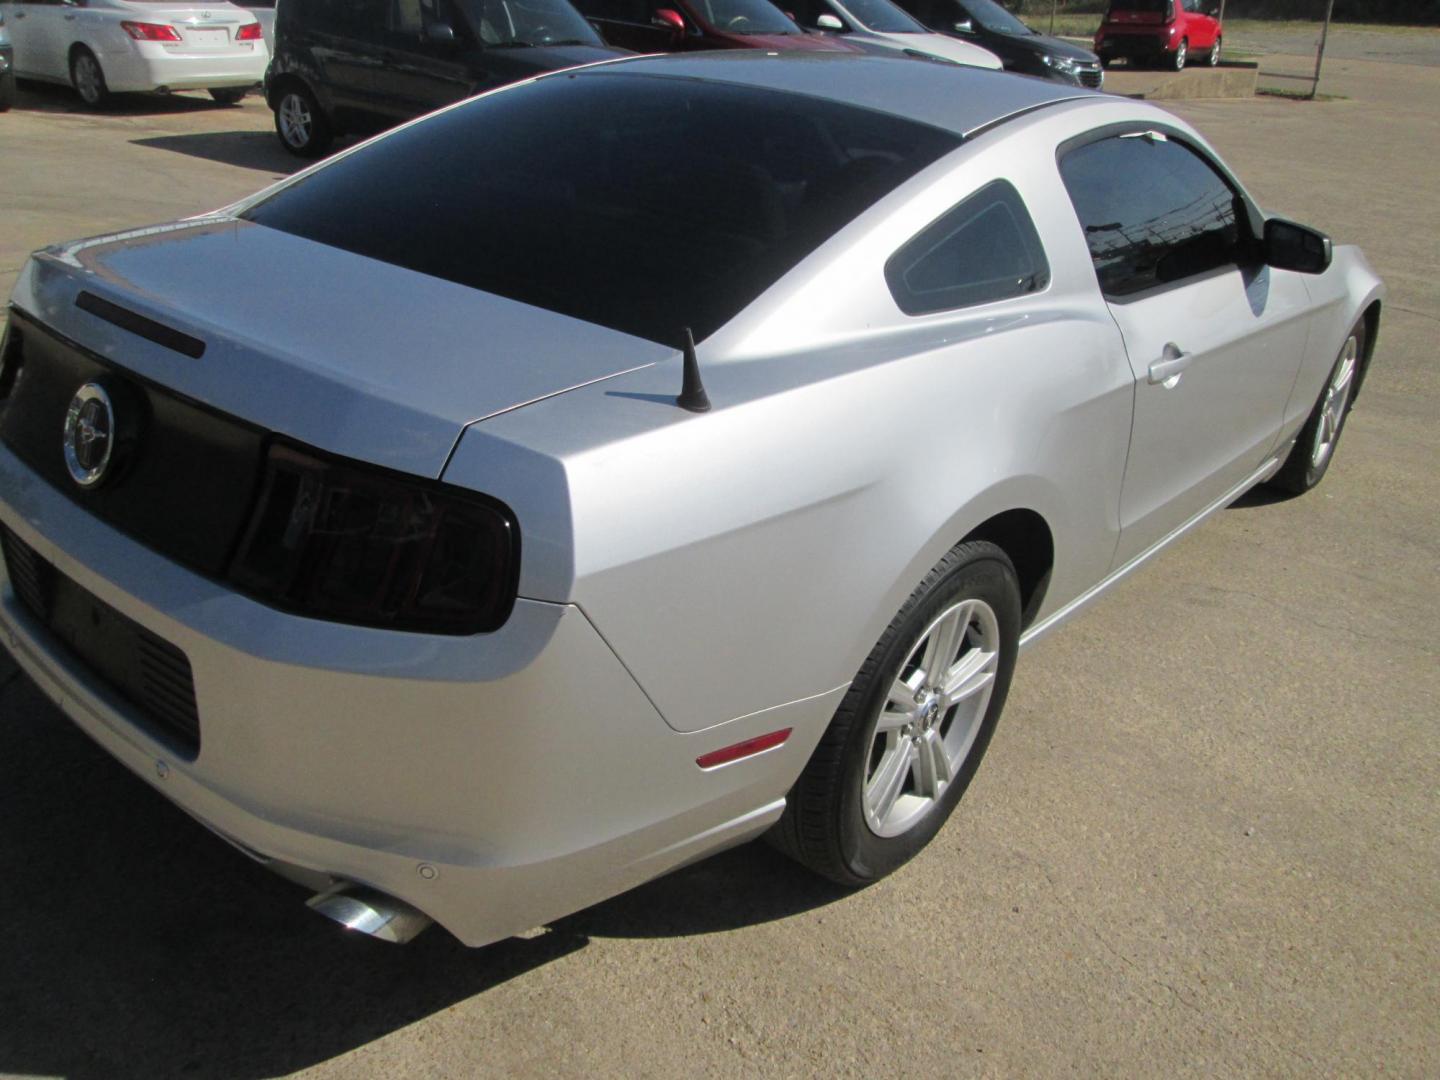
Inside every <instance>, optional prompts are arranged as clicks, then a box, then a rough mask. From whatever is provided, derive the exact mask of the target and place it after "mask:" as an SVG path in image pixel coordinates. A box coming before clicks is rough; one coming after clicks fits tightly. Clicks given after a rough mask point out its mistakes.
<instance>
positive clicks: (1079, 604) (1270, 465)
mask: <svg viewBox="0 0 1440 1080" xmlns="http://www.w3.org/2000/svg"><path fill="white" fill-rule="evenodd" d="M1282 460H1283V459H1281V458H1279V457H1272V458H1270V459H1268V460H1267V461H1266V462H1265V464H1264V465H1261V466H1260V468H1258V469H1256V470H1255V471H1254V472H1253V473H1251V474H1250V475H1249V476H1247V477H1246V478H1245V479H1244V480H1242V481H1241V482H1240V483H1238V484H1236V485H1235V486H1234V487H1233V488H1231V489H1230V490H1229V491H1227V492H1226V493H1225V494H1224V495H1222V496H1220V498H1218V499H1216V500H1215V501H1214V502H1213V503H1211V504H1210V505H1209V506H1207V507H1206V508H1205V509H1204V510H1201V511H1200V513H1198V514H1196V515H1195V516H1194V517H1192V518H1191V519H1190V520H1189V521H1187V522H1185V523H1184V524H1183V525H1181V526H1180V527H1179V528H1177V529H1176V530H1175V531H1174V532H1172V533H1170V534H1169V535H1168V536H1166V537H1165V538H1164V539H1162V540H1160V541H1159V542H1158V543H1156V544H1155V545H1154V546H1152V547H1149V548H1146V549H1145V550H1144V551H1142V552H1141V553H1140V554H1139V555H1136V556H1135V557H1134V558H1133V559H1131V560H1130V561H1129V562H1127V563H1126V564H1125V565H1124V566H1122V567H1120V569H1118V570H1116V571H1114V572H1113V573H1111V574H1110V575H1109V576H1108V577H1106V578H1105V579H1104V580H1102V581H1101V582H1100V583H1099V584H1098V585H1092V586H1091V587H1090V588H1088V589H1086V590H1085V591H1084V592H1083V593H1081V594H1080V595H1079V596H1077V597H1076V598H1075V599H1074V600H1071V601H1070V602H1069V603H1068V604H1066V605H1065V606H1064V607H1062V608H1060V609H1059V610H1058V611H1056V612H1054V613H1053V614H1051V615H1049V616H1047V617H1046V618H1044V619H1042V620H1041V621H1040V622H1038V623H1036V624H1035V625H1034V626H1032V627H1030V629H1029V630H1027V631H1025V633H1024V634H1022V635H1021V636H1020V647H1021V648H1022V649H1023V648H1025V647H1026V646H1028V645H1032V644H1034V642H1035V641H1036V640H1038V639H1039V638H1040V637H1041V636H1042V635H1044V634H1047V633H1049V632H1050V631H1051V630H1053V629H1054V628H1055V627H1056V626H1058V625H1060V623H1062V622H1064V621H1065V620H1066V619H1068V618H1069V617H1070V616H1071V615H1074V614H1075V613H1076V612H1077V611H1079V610H1080V609H1081V608H1083V607H1084V606H1085V605H1086V604H1088V603H1090V601H1091V600H1094V599H1095V598H1096V597H1097V596H1099V595H1100V594H1101V593H1103V592H1104V591H1105V590H1106V589H1108V588H1110V586H1112V585H1114V584H1115V583H1116V582H1117V581H1119V580H1120V579H1121V578H1123V577H1125V575H1127V574H1129V573H1130V571H1132V570H1134V569H1135V568H1136V567H1137V566H1139V565H1140V564H1141V563H1143V562H1145V561H1147V560H1148V559H1149V558H1150V557H1151V556H1153V555H1156V554H1158V553H1159V552H1160V551H1163V550H1164V549H1165V548H1167V547H1169V546H1170V545H1171V544H1172V543H1174V542H1175V541H1176V540H1178V539H1180V537H1182V536H1184V535H1185V534H1186V533H1187V532H1189V531H1190V530H1191V529H1193V528H1194V527H1195V526H1196V525H1199V524H1200V523H1201V522H1202V521H1204V520H1205V519H1206V518H1208V517H1209V516H1210V515H1211V514H1214V513H1216V512H1217V511H1219V510H1223V509H1225V507H1227V506H1229V505H1230V504H1231V503H1232V502H1234V501H1235V500H1236V499H1238V498H1239V497H1240V496H1241V495H1244V494H1245V492H1247V491H1249V490H1250V489H1251V488H1252V487H1254V486H1255V485H1256V484H1259V483H1261V482H1263V481H1264V480H1267V479H1269V478H1270V477H1271V476H1272V475H1274V473H1275V471H1276V470H1277V469H1279V468H1280V462H1281V461H1282Z"/></svg>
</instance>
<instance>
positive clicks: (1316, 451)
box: [1270, 319, 1365, 495]
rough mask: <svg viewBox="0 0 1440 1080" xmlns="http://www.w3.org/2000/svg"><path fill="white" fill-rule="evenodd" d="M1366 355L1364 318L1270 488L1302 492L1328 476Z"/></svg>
mask: <svg viewBox="0 0 1440 1080" xmlns="http://www.w3.org/2000/svg"><path fill="white" fill-rule="evenodd" d="M1364 357H1365V320H1364V319H1361V320H1360V321H1359V322H1357V323H1356V324H1355V325H1354V326H1353V327H1351V328H1350V333H1349V334H1347V335H1346V336H1345V343H1344V344H1343V345H1341V346H1340V352H1339V354H1338V355H1337V356H1336V357H1335V364H1334V366H1333V367H1332V368H1331V369H1330V374H1329V375H1327V376H1326V377H1325V387H1324V389H1322V390H1321V391H1320V398H1319V400H1317V401H1316V402H1315V408H1314V409H1312V410H1311V411H1310V416H1309V418H1308V419H1307V420H1306V421H1305V426H1304V427H1303V428H1301V429H1300V434H1299V435H1298V436H1296V438H1295V445H1294V446H1293V447H1291V448H1290V456H1289V457H1287V458H1286V459H1285V464H1284V465H1281V466H1280V471H1279V472H1277V473H1276V474H1275V475H1274V476H1272V477H1271V478H1270V486H1271V487H1273V488H1276V489H1278V490H1280V491H1286V492H1289V493H1290V494H1291V495H1303V494H1305V492H1307V491H1309V490H1310V489H1311V488H1313V487H1314V486H1315V485H1316V484H1318V483H1320V481H1321V480H1323V479H1324V478H1325V474H1326V473H1327V472H1328V471H1329V469H1330V463H1331V462H1332V461H1334V460H1335V449H1336V447H1337V445H1338V444H1339V442H1340V436H1341V434H1342V433H1343V432H1344V431H1345V421H1346V420H1347V419H1349V417H1350V410H1351V409H1352V408H1354V406H1355V387H1356V385H1357V384H1358V383H1359V380H1360V374H1361V371H1360V367H1361V364H1362V363H1363V361H1364ZM1337 399H1338V400H1337ZM1322 430H1323V438H1322Z"/></svg>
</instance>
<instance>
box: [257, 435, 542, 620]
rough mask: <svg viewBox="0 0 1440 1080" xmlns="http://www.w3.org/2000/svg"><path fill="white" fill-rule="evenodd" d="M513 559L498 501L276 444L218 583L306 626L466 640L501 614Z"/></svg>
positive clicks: (509, 598) (513, 576) (514, 569)
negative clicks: (307, 621) (320, 622)
mask: <svg viewBox="0 0 1440 1080" xmlns="http://www.w3.org/2000/svg"><path fill="white" fill-rule="evenodd" d="M519 554H520V533H519V527H518V526H517V525H516V523H515V520H514V518H513V516H512V515H511V514H510V512H509V510H508V509H507V508H505V507H504V506H503V505H501V504H500V503H497V502H494V501H493V500H490V499H486V498H484V497H483V496H479V495H474V494H472V493H470V492H467V491H462V490H460V489H458V488H451V487H447V486H445V485H443V484H439V483H434V482H429V481H423V480H419V479H413V478H410V477H404V476H399V475H397V474H393V473H388V472H384V471H382V470H379V469H373V468H371V467H369V466H362V465H358V464H355V463H352V462H345V461H339V460H335V459H328V458H325V459H322V458H320V457H317V456H315V455H313V454H310V453H306V452H302V451H300V450H298V449H296V448H294V447H291V446H288V445H285V444H283V443H276V444H275V445H273V446H272V447H271V448H270V452H269V454H268V455H267V458H266V462H265V476H264V479H263V481H262V483H261V491H260V497H259V502H258V504H257V505H256V508H255V511H254V513H253V514H252V516H251V520H250V524H249V526H248V527H247V528H246V531H245V535H244V539H243V540H242V542H241V546H240V550H239V553H238V554H237V555H236V557H235V559H234V562H233V564H232V566H231V569H230V574H229V577H230V579H231V581H232V582H233V583H234V584H235V585H236V586H237V587H238V588H240V589H242V590H243V591H245V592H247V593H249V594H250V595H252V596H254V597H255V598H256V599H258V600H260V601H262V602H264V603H268V604H270V605H272V606H274V607H279V608H282V609H284V610H287V611H293V612H296V613H298V614H302V615H309V616H312V617H314V618H317V619H327V620H330V621H333V622H346V623H356V624H360V625H364V626H378V627H386V628H389V629H395V630H412V631H417V632H423V633H436V634H474V633H480V632H483V631H486V630H494V629H496V628H497V627H499V626H500V625H501V624H502V623H503V622H504V621H505V619H506V618H507V617H508V616H509V614H510V609H511V607H512V606H513V605H514V602H515V589H516V580H517V578H518V573H519Z"/></svg>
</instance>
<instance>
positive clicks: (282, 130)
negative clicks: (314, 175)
mask: <svg viewBox="0 0 1440 1080" xmlns="http://www.w3.org/2000/svg"><path fill="white" fill-rule="evenodd" d="M275 134H276V136H277V137H278V138H279V139H280V145H281V146H283V147H284V148H285V149H286V150H288V151H289V152H290V153H292V154H294V155H295V156H296V157H301V158H317V157H321V156H323V155H324V153H325V151H327V150H329V149H330V143H331V142H332V141H333V140H334V134H333V133H332V131H331V128H330V121H329V119H328V118H327V117H326V116H325V112H324V110H323V109H321V108H320V103H319V102H318V101H316V100H315V95H314V94H312V93H311V92H310V90H309V89H308V88H307V87H305V86H304V85H303V84H301V83H297V82H292V83H289V84H287V85H286V86H285V87H284V88H283V89H282V90H281V91H280V92H279V94H278V95H277V96H276V98H275Z"/></svg>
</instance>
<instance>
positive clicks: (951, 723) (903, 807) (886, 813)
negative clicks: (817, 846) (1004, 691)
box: [861, 599, 1000, 837]
mask: <svg viewBox="0 0 1440 1080" xmlns="http://www.w3.org/2000/svg"><path fill="white" fill-rule="evenodd" d="M999 665H1000V625H999V622H998V620H997V619H996V617H995V612H994V610H992V609H991V607H990V605H989V604H987V603H985V602H984V601H983V600H977V599H966V600H961V601H959V602H958V603H956V604H954V605H952V606H951V607H949V608H947V609H946V610H945V611H944V612H942V613H941V614H940V616H939V617H938V618H936V619H935V621H934V622H932V623H931V624H930V626H929V628H928V629H927V630H926V631H925V633H924V634H923V635H921V637H920V640H919V641H918V642H917V643H916V644H915V647H914V648H913V649H912V650H911V651H910V655H909V656H908V657H907V658H906V660H905V663H904V664H902V665H901V667H900V672H899V675H898V676H897V677H896V679H895V681H894V683H893V684H892V685H891V687H890V691H889V693H888V694H887V695H886V698H885V701H884V703H883V704H882V705H881V707H880V712H879V716H878V717H877V718H876V721H875V730H874V734H873V735H872V736H871V742H870V752H869V757H868V760H867V765H866V769H865V774H864V777H863V780H862V783H863V791H862V800H861V804H862V806H863V809H864V815H865V824H866V825H867V826H868V827H869V829H870V831H871V832H873V833H874V834H875V835H876V836H881V837H893V836H899V835H900V834H902V833H905V832H908V831H909V830H910V829H912V828H914V827H915V825H916V824H918V823H919V822H920V821H921V820H922V819H923V818H925V817H926V816H927V815H928V814H930V812H931V811H933V810H934V809H935V808H936V806H937V805H938V804H939V803H940V800H941V798H942V797H943V796H944V794H945V790H946V788H947V787H949V785H950V783H951V781H952V780H953V779H954V778H955V776H956V775H957V774H958V773H959V771H960V767H961V766H962V765H963V764H964V762H965V758H966V756H967V755H968V754H969V753H970V749H971V747H972V746H973V745H974V743H975V737H976V736H977V735H978V734H979V732H980V727H981V725H982V723H983V721H984V719H985V711H986V708H987V707H988V705H989V703H990V695H991V692H992V691H993V689H994V685H995V675H996V672H997V671H998V669H999Z"/></svg>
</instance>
